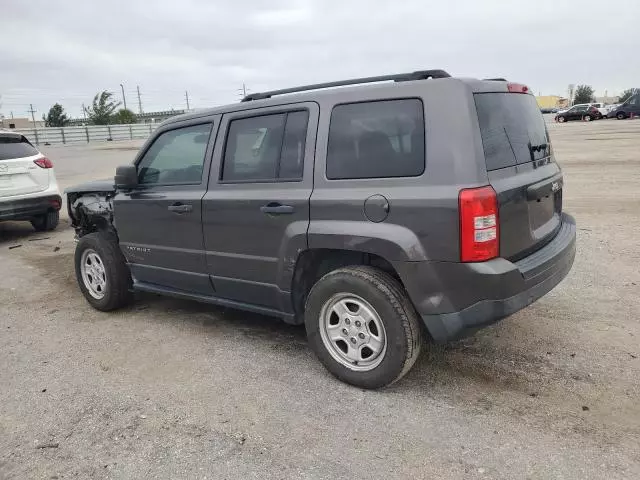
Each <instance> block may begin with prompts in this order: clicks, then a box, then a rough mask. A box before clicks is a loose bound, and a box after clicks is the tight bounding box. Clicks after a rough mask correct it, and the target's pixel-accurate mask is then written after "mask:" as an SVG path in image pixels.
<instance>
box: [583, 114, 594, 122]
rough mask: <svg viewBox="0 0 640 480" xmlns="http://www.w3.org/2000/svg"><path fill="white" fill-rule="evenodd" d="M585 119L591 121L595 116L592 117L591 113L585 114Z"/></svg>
mask: <svg viewBox="0 0 640 480" xmlns="http://www.w3.org/2000/svg"><path fill="white" fill-rule="evenodd" d="M583 120H584V121H585V122H590V121H591V120H593V117H592V116H591V115H585V116H584V117H583Z"/></svg>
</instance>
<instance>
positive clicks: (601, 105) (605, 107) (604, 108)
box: [589, 103, 611, 118]
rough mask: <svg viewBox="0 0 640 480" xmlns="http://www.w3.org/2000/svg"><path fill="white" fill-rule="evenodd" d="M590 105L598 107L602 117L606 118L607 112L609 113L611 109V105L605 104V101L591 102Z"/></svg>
mask: <svg viewBox="0 0 640 480" xmlns="http://www.w3.org/2000/svg"><path fill="white" fill-rule="evenodd" d="M589 105H591V106H592V107H596V108H597V109H598V112H600V118H606V116H607V113H609V110H610V109H611V107H610V106H609V105H605V104H604V103H590V104H589Z"/></svg>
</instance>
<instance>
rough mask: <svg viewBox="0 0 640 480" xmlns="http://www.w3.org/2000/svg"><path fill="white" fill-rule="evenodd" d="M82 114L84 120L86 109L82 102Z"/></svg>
mask: <svg viewBox="0 0 640 480" xmlns="http://www.w3.org/2000/svg"><path fill="white" fill-rule="evenodd" d="M82 115H84V119H85V121H86V120H87V109H86V108H84V103H83V104H82Z"/></svg>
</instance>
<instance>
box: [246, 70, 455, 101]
mask: <svg viewBox="0 0 640 480" xmlns="http://www.w3.org/2000/svg"><path fill="white" fill-rule="evenodd" d="M450 76H451V75H449V74H448V73H447V72H445V71H444V70H420V71H417V72H409V73H396V74H394V75H382V76H379V77H363V78H352V79H350V80H338V81H336V82H326V83H315V84H313V85H302V86H300V87H292V88H284V89H282V90H271V91H268V92H261V93H251V94H249V95H247V96H246V97H244V98H243V99H242V101H243V102H250V101H252V100H264V99H265V98H271V97H273V96H274V95H285V94H287V93H297V92H308V91H309V90H319V89H321V88H331V87H344V86H346V85H360V84H363V83H376V82H389V81H394V82H408V81H412V80H426V79H428V78H448V77H450Z"/></svg>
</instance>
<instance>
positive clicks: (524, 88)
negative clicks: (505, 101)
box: [507, 83, 529, 93]
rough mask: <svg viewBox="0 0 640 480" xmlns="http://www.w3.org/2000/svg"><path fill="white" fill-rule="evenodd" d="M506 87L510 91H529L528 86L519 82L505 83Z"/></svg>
mask: <svg viewBox="0 0 640 480" xmlns="http://www.w3.org/2000/svg"><path fill="white" fill-rule="evenodd" d="M507 88H508V89H509V92H511V93H529V87H527V86H526V85H522V84H521V83H507Z"/></svg>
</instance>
